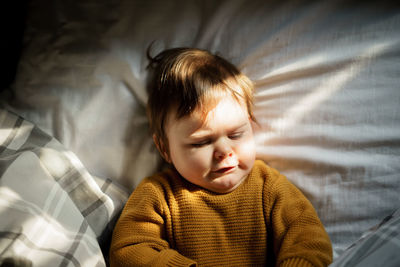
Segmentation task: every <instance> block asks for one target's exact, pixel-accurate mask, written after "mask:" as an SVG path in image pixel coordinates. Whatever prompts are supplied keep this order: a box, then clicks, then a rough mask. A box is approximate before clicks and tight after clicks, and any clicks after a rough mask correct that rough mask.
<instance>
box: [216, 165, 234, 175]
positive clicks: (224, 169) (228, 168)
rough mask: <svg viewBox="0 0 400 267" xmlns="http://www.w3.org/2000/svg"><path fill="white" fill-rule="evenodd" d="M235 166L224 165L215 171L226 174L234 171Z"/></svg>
mask: <svg viewBox="0 0 400 267" xmlns="http://www.w3.org/2000/svg"><path fill="white" fill-rule="evenodd" d="M235 168H236V166H230V167H223V168H220V169H217V170H216V171H214V172H215V173H219V174H226V173H230V172H232V171H233V170H234V169H235Z"/></svg>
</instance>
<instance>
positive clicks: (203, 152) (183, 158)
mask: <svg viewBox="0 0 400 267" xmlns="http://www.w3.org/2000/svg"><path fill="white" fill-rule="evenodd" d="M209 154H210V152H209V149H207V148H202V149H193V150H192V149H171V160H172V164H173V165H174V166H175V168H176V169H177V170H178V171H179V172H181V174H183V173H193V172H199V171H204V170H206V169H208V168H209V165H210V159H211V157H210V156H209Z"/></svg>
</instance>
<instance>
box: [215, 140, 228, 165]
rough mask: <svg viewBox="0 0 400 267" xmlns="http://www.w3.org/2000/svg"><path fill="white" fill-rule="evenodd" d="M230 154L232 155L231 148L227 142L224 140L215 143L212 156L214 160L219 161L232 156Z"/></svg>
mask: <svg viewBox="0 0 400 267" xmlns="http://www.w3.org/2000/svg"><path fill="white" fill-rule="evenodd" d="M232 156H233V150H232V148H231V147H230V146H229V145H228V144H226V143H224V142H220V143H219V144H217V146H216V148H215V151H214V158H215V159H216V160H218V161H221V160H224V159H225V158H227V157H232Z"/></svg>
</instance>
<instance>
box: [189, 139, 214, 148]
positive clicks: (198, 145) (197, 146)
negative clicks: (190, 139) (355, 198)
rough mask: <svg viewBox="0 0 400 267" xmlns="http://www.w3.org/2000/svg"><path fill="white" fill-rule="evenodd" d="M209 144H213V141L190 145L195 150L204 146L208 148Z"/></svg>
mask: <svg viewBox="0 0 400 267" xmlns="http://www.w3.org/2000/svg"><path fill="white" fill-rule="evenodd" d="M209 144H211V140H204V141H201V142H198V143H193V144H190V146H192V147H194V148H199V147H203V146H206V145H209Z"/></svg>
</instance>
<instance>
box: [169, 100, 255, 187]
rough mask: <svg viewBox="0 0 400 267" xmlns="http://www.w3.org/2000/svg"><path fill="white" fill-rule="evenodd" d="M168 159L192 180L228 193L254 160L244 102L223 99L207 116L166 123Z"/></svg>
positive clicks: (248, 120)
mask: <svg viewBox="0 0 400 267" xmlns="http://www.w3.org/2000/svg"><path fill="white" fill-rule="evenodd" d="M166 134H167V137H168V142H169V151H170V156H169V161H170V162H171V163H172V164H173V165H174V166H175V168H176V169H177V171H178V172H179V173H180V174H181V175H182V176H183V177H184V178H185V179H186V180H188V181H189V182H191V183H193V184H196V185H198V186H201V187H203V188H205V189H208V190H210V191H213V192H216V193H228V192H231V191H233V190H234V189H235V188H237V187H238V186H239V185H240V184H241V183H242V182H243V181H244V180H245V179H246V177H247V175H248V174H249V172H250V170H251V168H252V167H253V164H254V161H255V154H256V153H255V144H254V138H253V130H252V125H251V121H250V119H249V115H248V113H247V108H246V105H245V104H241V103H238V101H237V100H236V99H234V98H233V97H231V96H229V97H225V98H222V99H221V100H220V101H219V102H218V104H217V105H216V106H215V107H214V108H212V109H210V110H209V112H208V113H206V114H205V115H204V114H203V113H201V112H200V111H195V112H193V113H192V114H191V115H190V116H187V117H184V118H182V119H178V120H176V119H175V114H169V118H168V121H167V125H166Z"/></svg>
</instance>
